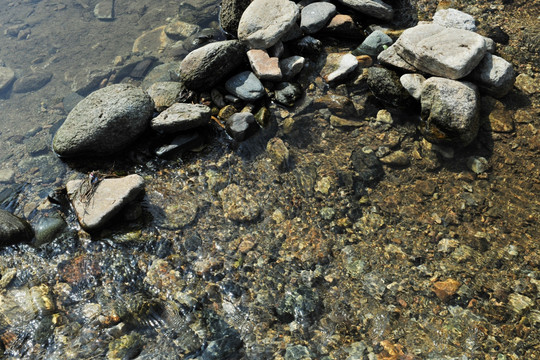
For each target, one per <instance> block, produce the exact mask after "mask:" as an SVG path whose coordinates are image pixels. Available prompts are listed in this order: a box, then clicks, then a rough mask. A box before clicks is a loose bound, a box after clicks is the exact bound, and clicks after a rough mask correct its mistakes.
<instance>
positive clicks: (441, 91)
mask: <svg viewBox="0 0 540 360" xmlns="http://www.w3.org/2000/svg"><path fill="white" fill-rule="evenodd" d="M421 103H422V124H421V126H420V131H421V132H422V135H424V137H425V138H426V139H427V140H428V141H430V142H432V143H436V144H443V145H453V146H466V145H468V144H470V143H471V142H472V141H473V140H474V138H475V137H476V135H477V133H478V128H479V113H480V96H479V93H478V89H477V87H476V86H475V85H474V84H472V83H468V82H460V81H456V80H450V79H445V78H439V77H432V78H429V79H427V80H426V81H425V82H424V86H423V88H422V95H421Z"/></svg>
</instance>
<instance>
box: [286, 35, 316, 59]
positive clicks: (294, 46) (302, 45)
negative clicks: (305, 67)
mask: <svg viewBox="0 0 540 360" xmlns="http://www.w3.org/2000/svg"><path fill="white" fill-rule="evenodd" d="M289 46H290V48H291V50H292V51H293V52H294V53H296V54H299V55H301V56H312V55H317V54H319V53H320V52H321V50H322V43H321V42H320V40H318V39H315V38H314V37H313V36H304V37H303V38H301V39H299V40H295V41H292V42H291V44H290V45H289Z"/></svg>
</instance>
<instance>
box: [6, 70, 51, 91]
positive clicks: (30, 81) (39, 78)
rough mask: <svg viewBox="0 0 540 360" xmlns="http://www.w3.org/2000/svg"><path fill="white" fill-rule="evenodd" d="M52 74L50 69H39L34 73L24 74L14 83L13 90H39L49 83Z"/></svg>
mask: <svg viewBox="0 0 540 360" xmlns="http://www.w3.org/2000/svg"><path fill="white" fill-rule="evenodd" d="M52 76H53V75H52V73H50V72H48V71H37V72H35V73H32V74H28V75H24V76H23V77H20V78H18V79H17V80H15V82H14V83H13V92H16V93H27V92H31V91H36V90H39V89H41V88H42V87H44V86H45V85H47V83H48V82H49V81H50V80H51V78H52Z"/></svg>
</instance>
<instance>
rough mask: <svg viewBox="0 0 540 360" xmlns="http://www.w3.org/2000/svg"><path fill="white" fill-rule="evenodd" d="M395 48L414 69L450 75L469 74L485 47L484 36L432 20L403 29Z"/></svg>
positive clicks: (453, 76)
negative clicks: (447, 26) (428, 22)
mask: <svg viewBox="0 0 540 360" xmlns="http://www.w3.org/2000/svg"><path fill="white" fill-rule="evenodd" d="M394 48H395V50H396V52H397V54H398V55H399V56H401V57H402V58H403V59H405V60H406V61H407V62H408V63H410V64H411V65H413V66H414V67H416V68H417V69H419V70H421V71H424V72H427V73H429V74H432V75H435V76H443V77H446V78H449V79H460V78H462V77H464V76H466V75H468V74H469V73H470V72H471V71H472V70H473V69H474V68H475V67H476V66H477V65H478V64H479V63H480V61H481V60H482V58H483V57H484V55H485V54H486V51H487V48H486V42H485V40H484V37H483V36H481V35H478V34H476V33H474V32H471V31H467V30H462V29H451V30H449V29H448V28H445V27H443V26H439V25H435V24H421V25H417V26H415V27H412V28H409V29H407V30H405V31H404V32H403V34H401V36H400V37H399V39H398V40H397V41H396V43H395V44H394Z"/></svg>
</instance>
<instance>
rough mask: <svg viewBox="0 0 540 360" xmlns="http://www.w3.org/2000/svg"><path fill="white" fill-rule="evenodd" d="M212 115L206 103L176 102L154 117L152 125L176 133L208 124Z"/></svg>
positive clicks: (160, 129)
mask: <svg viewBox="0 0 540 360" xmlns="http://www.w3.org/2000/svg"><path fill="white" fill-rule="evenodd" d="M210 115H211V109H210V108H209V107H208V106H206V105H202V104H184V103H176V104H173V105H172V106H171V107H169V108H168V109H167V110H165V111H163V112H162V113H161V114H159V115H158V116H156V117H155V118H153V119H152V121H151V122H150V126H151V127H152V129H153V130H156V131H160V132H164V133H175V132H178V131H183V130H189V129H193V128H196V127H199V126H203V125H206V124H208V123H209V122H210Z"/></svg>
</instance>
